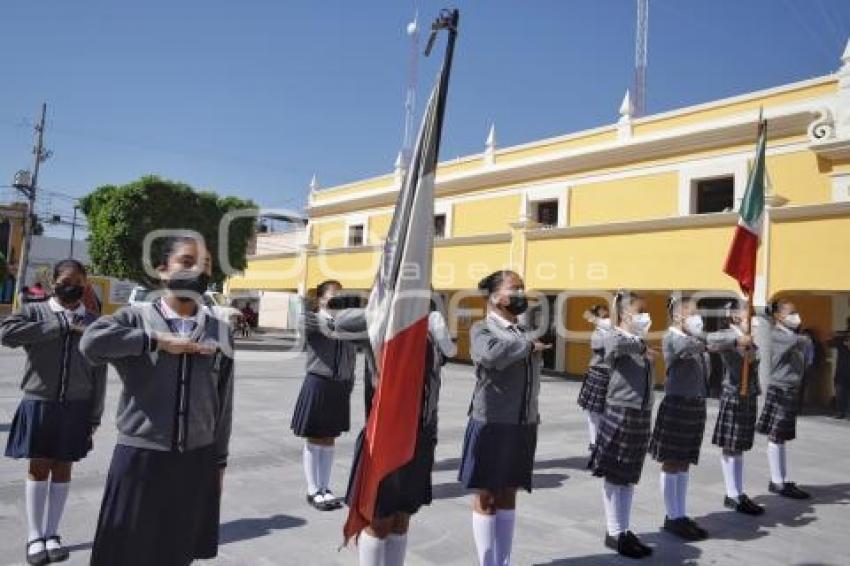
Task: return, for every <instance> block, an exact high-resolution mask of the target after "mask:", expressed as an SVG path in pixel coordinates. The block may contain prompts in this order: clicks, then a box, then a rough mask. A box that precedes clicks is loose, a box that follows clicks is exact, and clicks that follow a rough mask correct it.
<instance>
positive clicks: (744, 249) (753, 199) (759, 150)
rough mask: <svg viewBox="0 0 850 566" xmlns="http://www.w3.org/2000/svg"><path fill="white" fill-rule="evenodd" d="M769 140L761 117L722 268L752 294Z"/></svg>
mask: <svg viewBox="0 0 850 566" xmlns="http://www.w3.org/2000/svg"><path fill="white" fill-rule="evenodd" d="M766 142H767V121H766V120H764V119H762V118H761V117H759V133H758V143H757V145H756V158H755V162H754V163H753V168H752V169H751V170H750V177H749V179H748V180H747V190H746V192H745V193H744V199H743V200H742V201H741V211H740V216H739V217H738V227H737V228H736V229H735V236H734V238H733V239H732V247H731V248H730V249H729V255H728V256H727V257H726V265H724V267H723V271H724V272H725V273H726V274H727V275H730V276H732V277H734V278H735V279H736V280H737V281H738V285H739V286H740V287H741V291H743V292H744V294H745V295H747V296H748V297H752V294H753V289H754V288H755V282H756V252H758V248H759V243H760V242H761V234H762V223H763V220H764V192H765V159H764V151H765V145H766Z"/></svg>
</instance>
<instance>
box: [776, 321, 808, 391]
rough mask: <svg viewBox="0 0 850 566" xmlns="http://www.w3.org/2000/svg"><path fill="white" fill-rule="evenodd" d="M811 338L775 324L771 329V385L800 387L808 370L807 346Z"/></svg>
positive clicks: (791, 387) (788, 387) (782, 387)
mask: <svg viewBox="0 0 850 566" xmlns="http://www.w3.org/2000/svg"><path fill="white" fill-rule="evenodd" d="M811 342H812V341H811V339H810V338H809V337H808V336H806V335H805V334H797V333H796V332H791V331H789V330H785V329H784V328H780V327H779V326H776V325H774V327H773V329H772V330H771V331H770V385H771V386H776V387H779V388H781V389H785V390H787V389H793V388H798V387H800V383H801V382H802V381H803V374H804V373H805V372H806V356H805V351H806V348H807V347H809V345H810V344H811Z"/></svg>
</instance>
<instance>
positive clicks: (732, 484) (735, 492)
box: [720, 454, 741, 501]
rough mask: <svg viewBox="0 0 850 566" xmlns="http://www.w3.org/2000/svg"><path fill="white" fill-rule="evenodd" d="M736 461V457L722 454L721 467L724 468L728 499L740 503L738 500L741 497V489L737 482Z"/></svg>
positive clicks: (724, 481)
mask: <svg viewBox="0 0 850 566" xmlns="http://www.w3.org/2000/svg"><path fill="white" fill-rule="evenodd" d="M735 459H736V457H735V456H729V455H728V454H720V465H721V466H722V467H723V483H724V484H725V485H726V497H728V498H730V499H734V500H735V501H738V498H739V497H741V488H740V486H739V485H738V482H737V481H736V480H737V477H736V474H735V472H736V470H735Z"/></svg>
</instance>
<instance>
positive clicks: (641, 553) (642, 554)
mask: <svg viewBox="0 0 850 566" xmlns="http://www.w3.org/2000/svg"><path fill="white" fill-rule="evenodd" d="M605 546H607V547H608V548H610V549H611V550H613V551H615V552H616V553H617V554H619V555H620V556H625V557H626V558H646V557H647V556H649V555H651V554H652V549H651V548H649V547H648V546H646V545H645V544H643V543H642V542H640V540H638V538H637V537H636V536H635V534H634V533H633V532H631V531H628V532H625V533H620V534H619V536H616V537H612V536H611V535H609V534H606V535H605Z"/></svg>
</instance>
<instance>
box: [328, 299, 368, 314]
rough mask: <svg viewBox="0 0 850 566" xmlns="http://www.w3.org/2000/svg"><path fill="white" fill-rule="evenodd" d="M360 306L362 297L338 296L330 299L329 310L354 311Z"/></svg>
mask: <svg viewBox="0 0 850 566" xmlns="http://www.w3.org/2000/svg"><path fill="white" fill-rule="evenodd" d="M359 306H360V297H355V296H345V295H337V296H336V297H331V298H330V299H328V303H327V308H328V310H332V311H338V310H343V309H354V308H357V307H359Z"/></svg>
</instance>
